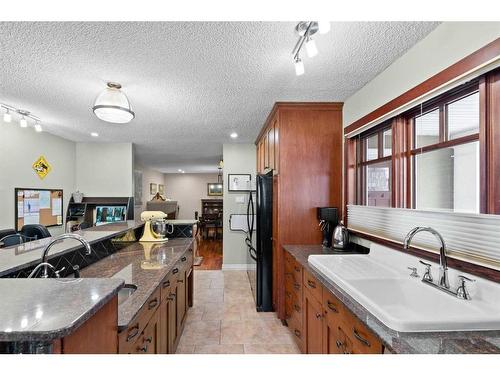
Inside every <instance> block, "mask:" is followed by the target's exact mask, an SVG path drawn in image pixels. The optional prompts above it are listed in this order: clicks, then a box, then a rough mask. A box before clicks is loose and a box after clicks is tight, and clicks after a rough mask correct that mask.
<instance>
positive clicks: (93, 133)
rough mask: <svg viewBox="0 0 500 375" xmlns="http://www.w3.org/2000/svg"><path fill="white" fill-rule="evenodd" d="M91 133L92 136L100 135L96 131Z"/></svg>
mask: <svg viewBox="0 0 500 375" xmlns="http://www.w3.org/2000/svg"><path fill="white" fill-rule="evenodd" d="M90 135H91V136H92V137H99V133H96V132H92V133H90Z"/></svg>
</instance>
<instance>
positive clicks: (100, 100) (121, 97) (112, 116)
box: [92, 82, 135, 124]
mask: <svg viewBox="0 0 500 375" xmlns="http://www.w3.org/2000/svg"><path fill="white" fill-rule="evenodd" d="M107 85H108V87H107V88H106V89H105V90H104V91H103V92H102V93H101V94H99V96H98V97H97V99H96V100H95V103H94V106H93V107H92V110H93V111H94V113H95V115H96V116H97V117H98V118H99V119H101V120H103V121H106V122H112V123H115V124H126V123H127V122H130V121H132V119H133V118H134V117H135V113H134V112H133V111H132V109H131V108H130V102H129V101H128V98H127V95H125V94H124V93H123V92H122V91H121V90H120V89H121V88H122V85H120V84H119V83H115V82H108V84H107Z"/></svg>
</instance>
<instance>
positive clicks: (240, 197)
mask: <svg viewBox="0 0 500 375" xmlns="http://www.w3.org/2000/svg"><path fill="white" fill-rule="evenodd" d="M234 201H235V202H236V203H245V196H244V195H238V196H236V197H234Z"/></svg>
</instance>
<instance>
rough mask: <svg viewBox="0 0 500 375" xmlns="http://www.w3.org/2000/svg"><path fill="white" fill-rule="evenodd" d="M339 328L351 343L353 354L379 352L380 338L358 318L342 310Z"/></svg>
mask: <svg viewBox="0 0 500 375" xmlns="http://www.w3.org/2000/svg"><path fill="white" fill-rule="evenodd" d="M344 311H345V313H344V320H343V322H342V323H341V328H343V331H344V332H345V335H346V336H347V338H348V339H349V340H348V341H349V342H350V344H351V345H352V350H351V351H352V353H354V354H370V353H373V354H381V353H382V352H383V346H382V343H381V342H380V340H379V339H378V338H377V336H375V335H374V334H373V333H372V332H371V331H370V330H369V329H368V327H366V326H365V325H364V324H363V323H362V322H361V321H360V320H359V319H358V318H356V317H355V316H354V315H352V314H351V313H350V312H348V311H347V310H344Z"/></svg>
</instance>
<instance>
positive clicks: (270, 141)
mask: <svg viewBox="0 0 500 375" xmlns="http://www.w3.org/2000/svg"><path fill="white" fill-rule="evenodd" d="M266 137H267V158H268V161H267V164H268V165H267V167H268V168H270V169H274V125H272V126H270V127H269V129H268V130H267V134H266Z"/></svg>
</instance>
